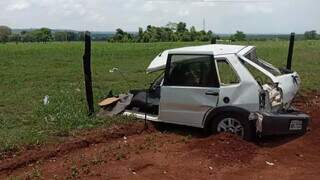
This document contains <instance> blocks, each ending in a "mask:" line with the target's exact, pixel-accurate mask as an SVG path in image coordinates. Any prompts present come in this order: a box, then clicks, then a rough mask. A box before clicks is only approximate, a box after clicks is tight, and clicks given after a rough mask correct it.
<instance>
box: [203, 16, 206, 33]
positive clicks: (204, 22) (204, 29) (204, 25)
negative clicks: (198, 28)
mask: <svg viewBox="0 0 320 180" xmlns="http://www.w3.org/2000/svg"><path fill="white" fill-rule="evenodd" d="M202 25H203V31H206V19H205V18H203V22H202Z"/></svg>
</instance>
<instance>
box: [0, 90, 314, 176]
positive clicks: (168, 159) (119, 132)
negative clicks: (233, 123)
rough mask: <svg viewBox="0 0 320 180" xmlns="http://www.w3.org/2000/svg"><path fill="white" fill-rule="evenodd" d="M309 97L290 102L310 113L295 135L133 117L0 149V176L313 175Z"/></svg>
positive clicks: (312, 129)
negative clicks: (204, 129) (59, 138)
mask: <svg viewBox="0 0 320 180" xmlns="http://www.w3.org/2000/svg"><path fill="white" fill-rule="evenodd" d="M308 99H309V101H308V103H307V102H305V101H303V98H299V100H298V101H297V102H296V105H297V106H298V107H299V108H301V109H302V110H304V111H306V112H308V113H309V114H310V115H311V116H312V117H313V120H312V122H311V124H310V131H308V132H307V133H306V134H305V135H304V136H301V137H283V136H282V137H272V138H267V139H266V138H265V139H262V140H260V142H258V143H256V144H253V143H248V142H245V141H243V140H241V139H239V138H237V137H234V136H232V135H228V134H219V135H215V136H211V137H207V138H203V137H201V136H200V135H199V134H200V133H199V132H198V130H195V129H188V128H184V127H175V126H172V127H169V128H166V129H165V130H163V129H162V130H161V131H159V130H158V128H157V129H156V128H154V127H153V126H152V125H151V124H149V129H148V130H145V131H143V132H142V133H139V131H141V130H142V129H143V123H132V124H129V125H122V126H114V127H112V128H109V129H97V130H94V131H88V132H83V133H81V134H79V135H77V136H75V137H71V138H69V139H67V140H65V142H64V143H61V144H57V145H47V146H46V147H38V148H30V149H29V150H24V151H22V152H19V153H17V154H15V155H7V157H2V159H1V160H0V179H5V178H21V179H79V178H80V179H137V180H140V179H308V180H310V179H319V176H320V113H319V112H318V109H319V107H320V103H319V101H320V98H318V96H316V95H314V94H313V95H312V96H311V95H310V96H309V98H308ZM172 129H175V130H172ZM176 129H178V130H176ZM186 132H188V133H190V134H191V135H187V134H186Z"/></svg>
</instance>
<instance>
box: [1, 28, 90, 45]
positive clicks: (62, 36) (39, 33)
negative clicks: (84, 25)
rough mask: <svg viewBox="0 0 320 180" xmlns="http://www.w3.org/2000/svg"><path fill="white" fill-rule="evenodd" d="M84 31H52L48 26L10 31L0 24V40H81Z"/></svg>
mask: <svg viewBox="0 0 320 180" xmlns="http://www.w3.org/2000/svg"><path fill="white" fill-rule="evenodd" d="M82 40H84V32H76V31H57V32H53V31H52V30H51V29H49V28H40V29H34V30H29V31H27V30H22V31H21V32H12V30H11V28H9V27H7V26H0V42H1V43H6V42H16V43H18V42H43V43H46V42H50V41H82Z"/></svg>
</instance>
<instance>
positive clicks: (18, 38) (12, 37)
mask: <svg viewBox="0 0 320 180" xmlns="http://www.w3.org/2000/svg"><path fill="white" fill-rule="evenodd" d="M9 41H10V42H15V43H17V44H18V43H19V42H20V41H21V36H20V34H18V33H14V34H11V35H10V36H9Z"/></svg>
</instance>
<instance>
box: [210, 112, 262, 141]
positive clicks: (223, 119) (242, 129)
mask: <svg viewBox="0 0 320 180" xmlns="http://www.w3.org/2000/svg"><path fill="white" fill-rule="evenodd" d="M211 128H212V132H213V133H222V132H226V133H231V134H235V135H237V136H239V137H241V138H242V139H245V140H247V141H252V140H254V139H255V137H256V136H255V128H254V124H253V123H252V122H249V120H247V119H246V118H245V117H243V116H241V115H235V114H223V115H220V116H218V117H216V118H215V119H214V120H213V122H212V127H211Z"/></svg>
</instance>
